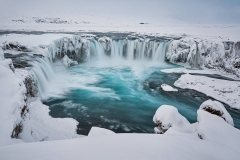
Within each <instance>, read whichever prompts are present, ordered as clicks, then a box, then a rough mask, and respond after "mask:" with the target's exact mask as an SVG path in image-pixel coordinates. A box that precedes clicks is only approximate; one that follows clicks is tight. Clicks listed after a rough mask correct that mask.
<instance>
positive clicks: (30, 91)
mask: <svg viewBox="0 0 240 160" xmlns="http://www.w3.org/2000/svg"><path fill="white" fill-rule="evenodd" d="M23 82H24V84H25V87H26V91H27V92H26V96H27V97H37V93H38V86H37V80H36V79H34V77H33V76H32V75H27V76H26V77H25V78H24V81H23Z"/></svg>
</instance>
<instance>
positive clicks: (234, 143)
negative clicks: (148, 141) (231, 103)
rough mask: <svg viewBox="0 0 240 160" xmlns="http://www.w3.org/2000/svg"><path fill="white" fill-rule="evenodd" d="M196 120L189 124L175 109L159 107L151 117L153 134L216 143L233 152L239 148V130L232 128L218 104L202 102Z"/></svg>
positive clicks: (226, 113)
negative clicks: (153, 126) (154, 126)
mask: <svg viewBox="0 0 240 160" xmlns="http://www.w3.org/2000/svg"><path fill="white" fill-rule="evenodd" d="M209 108H211V110H210V109H209ZM216 113H218V114H216ZM197 120H198V122H197V123H193V124H190V123H189V122H188V121H187V120H186V119H185V118H184V117H183V116H181V115H180V114H179V113H178V111H177V109H176V108H174V107H173V106H167V105H163V106H160V107H159V108H158V110H157V111H156V113H155V115H154V117H153V121H154V123H155V124H156V125H157V127H156V128H155V132H158V133H164V132H165V133H164V135H178V136H184V137H191V138H199V139H201V140H204V141H206V140H207V142H209V141H211V142H216V143H217V145H220V146H227V147H228V148H231V150H235V151H237V149H238V148H239V147H240V140H239V137H240V130H238V129H236V128H234V127H233V120H232V118H231V116H230V114H229V113H228V112H227V110H226V109H225V108H224V106H223V105H222V104H221V103H220V102H217V101H211V100H207V101H205V102H203V103H202V105H201V106H200V107H199V110H198V111H197ZM207 148H208V147H207Z"/></svg>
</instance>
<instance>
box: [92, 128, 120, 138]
mask: <svg viewBox="0 0 240 160" xmlns="http://www.w3.org/2000/svg"><path fill="white" fill-rule="evenodd" d="M111 134H116V133H115V132H113V131H111V130H109V129H105V128H99V127H92V128H91V130H90V131H89V133H88V136H89V137H91V136H102V135H111Z"/></svg>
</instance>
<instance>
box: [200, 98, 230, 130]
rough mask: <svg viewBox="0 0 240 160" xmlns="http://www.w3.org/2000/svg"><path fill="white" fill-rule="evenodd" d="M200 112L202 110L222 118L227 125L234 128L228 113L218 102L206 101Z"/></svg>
mask: <svg viewBox="0 0 240 160" xmlns="http://www.w3.org/2000/svg"><path fill="white" fill-rule="evenodd" d="M199 109H200V110H204V111H206V112H208V113H211V114H214V115H216V116H219V117H221V118H223V119H224V120H225V121H226V122H227V123H229V124H230V125H232V126H234V123H233V119H232V117H231V115H230V114H229V113H228V111H227V110H226V109H225V107H224V106H223V104H222V103H220V102H218V101H212V100H207V101H205V102H203V103H202V104H201V106H200V107H199Z"/></svg>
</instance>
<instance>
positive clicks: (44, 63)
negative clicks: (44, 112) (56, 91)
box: [31, 58, 54, 99]
mask: <svg viewBox="0 0 240 160" xmlns="http://www.w3.org/2000/svg"><path fill="white" fill-rule="evenodd" d="M31 64H32V66H33V67H32V69H31V72H32V75H33V76H34V77H35V79H37V82H38V90H39V93H38V94H39V96H40V97H41V98H42V99H44V98H45V96H44V93H45V92H46V91H47V89H48V84H49V82H50V81H51V79H53V77H54V71H53V68H52V66H51V62H50V60H49V59H48V58H37V59H34V60H33V61H32V62H31Z"/></svg>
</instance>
